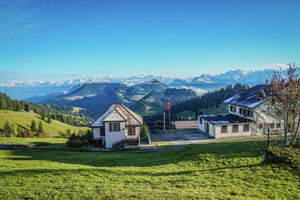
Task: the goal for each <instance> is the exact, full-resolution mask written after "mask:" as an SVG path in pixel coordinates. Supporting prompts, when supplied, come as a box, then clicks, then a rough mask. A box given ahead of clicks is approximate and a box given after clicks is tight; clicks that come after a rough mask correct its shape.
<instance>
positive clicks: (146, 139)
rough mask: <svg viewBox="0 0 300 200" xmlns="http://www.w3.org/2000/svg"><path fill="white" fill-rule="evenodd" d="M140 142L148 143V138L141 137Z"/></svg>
mask: <svg viewBox="0 0 300 200" xmlns="http://www.w3.org/2000/svg"><path fill="white" fill-rule="evenodd" d="M140 141H141V142H149V138H148V136H145V137H141V139H140Z"/></svg>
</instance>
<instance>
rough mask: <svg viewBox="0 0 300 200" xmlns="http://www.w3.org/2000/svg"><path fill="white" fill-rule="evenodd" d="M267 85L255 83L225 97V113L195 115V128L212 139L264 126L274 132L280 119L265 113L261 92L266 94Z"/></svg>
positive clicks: (250, 133)
mask: <svg viewBox="0 0 300 200" xmlns="http://www.w3.org/2000/svg"><path fill="white" fill-rule="evenodd" d="M268 87H269V86H266V85H265V84H261V85H256V86H254V87H252V88H249V89H247V90H245V91H243V92H240V93H239V94H237V95H234V96H232V97H230V98H228V99H226V100H225V101H224V103H227V104H228V111H229V112H228V113H226V114H218V115H199V116H198V128H199V129H200V130H201V131H203V132H206V133H208V134H209V135H210V136H212V137H214V138H223V137H233V136H253V135H260V134H262V133H263V131H264V128H265V127H266V125H268V127H269V128H270V129H271V130H272V132H273V133H274V132H276V131H278V130H279V129H280V128H281V121H280V120H278V119H276V118H274V117H272V116H270V115H268V113H267V112H266V108H265V101H266V100H267V99H265V98H263V97H264V95H263V93H265V94H266V95H268Z"/></svg>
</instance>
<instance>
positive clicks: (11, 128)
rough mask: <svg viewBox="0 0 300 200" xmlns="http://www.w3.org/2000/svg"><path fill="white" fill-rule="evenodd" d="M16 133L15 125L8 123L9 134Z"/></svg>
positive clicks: (13, 134)
mask: <svg viewBox="0 0 300 200" xmlns="http://www.w3.org/2000/svg"><path fill="white" fill-rule="evenodd" d="M15 135H16V131H15V126H14V125H13V124H11V125H10V136H11V137H13V136H15Z"/></svg>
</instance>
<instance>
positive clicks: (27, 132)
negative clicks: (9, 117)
mask: <svg viewBox="0 0 300 200" xmlns="http://www.w3.org/2000/svg"><path fill="white" fill-rule="evenodd" d="M23 138H33V132H32V131H31V130H28V129H26V130H25V131H24V133H23Z"/></svg>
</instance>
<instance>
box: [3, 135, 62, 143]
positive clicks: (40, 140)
mask: <svg viewBox="0 0 300 200" xmlns="http://www.w3.org/2000/svg"><path fill="white" fill-rule="evenodd" d="M66 141H67V139H65V138H51V143H52V144H62V143H66ZM11 143H16V144H25V143H27V144H43V143H50V139H49V138H11V137H0V144H11Z"/></svg>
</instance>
